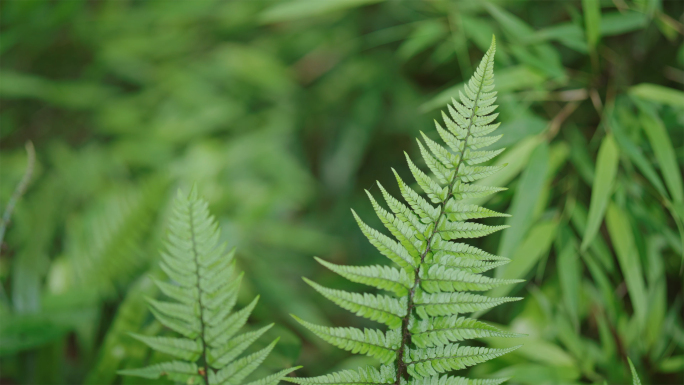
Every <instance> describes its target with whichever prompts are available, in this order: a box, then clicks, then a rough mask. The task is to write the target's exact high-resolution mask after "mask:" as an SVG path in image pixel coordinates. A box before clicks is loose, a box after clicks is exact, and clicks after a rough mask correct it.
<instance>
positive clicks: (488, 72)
mask: <svg viewBox="0 0 684 385" xmlns="http://www.w3.org/2000/svg"><path fill="white" fill-rule="evenodd" d="M495 49H496V43H495V40H494V39H492V45H491V47H490V48H489V50H488V51H487V53H486V54H485V56H484V58H483V60H482V62H481V63H480V65H479V66H478V68H477V70H476V72H475V74H474V75H473V77H472V78H471V79H470V81H469V82H468V83H467V84H466V85H465V88H464V91H463V92H461V93H460V99H461V102H460V103H459V102H457V101H455V100H453V105H450V106H448V110H449V115H446V114H444V113H442V116H443V119H444V124H445V127H443V126H441V125H440V124H439V123H437V122H436V126H437V132H438V134H439V136H440V137H441V138H442V140H443V141H444V142H445V143H446V147H444V146H443V145H441V144H439V143H437V142H435V141H433V140H431V139H430V138H429V137H428V136H426V135H425V134H422V137H423V140H424V142H425V143H424V144H423V143H422V142H421V141H420V140H418V146H419V148H420V152H421V154H422V156H423V158H424V160H425V163H426V165H427V166H428V168H429V169H430V171H431V172H432V174H433V175H434V177H435V178H432V177H430V176H428V175H427V174H426V173H424V172H423V171H422V170H421V169H420V168H418V166H416V164H415V163H414V162H413V161H412V160H411V158H410V157H409V156H408V154H407V155H406V159H407V161H408V165H409V168H410V170H411V173H412V174H413V177H414V178H415V180H416V181H417V183H418V185H419V186H420V188H421V189H422V190H423V191H424V192H425V194H426V195H427V199H425V198H424V197H423V196H422V195H420V194H419V193H418V192H416V191H415V190H413V189H412V188H411V187H409V184H408V183H406V182H404V180H403V179H402V178H401V177H400V176H399V174H398V173H397V172H396V171H395V172H394V174H395V176H396V179H397V182H398V184H399V189H400V192H401V195H402V197H403V199H404V200H405V201H406V203H407V204H408V206H407V205H406V204H405V203H403V202H401V201H400V200H398V199H396V198H394V197H393V196H391V195H390V194H389V193H388V192H387V190H385V188H384V187H383V186H382V185H380V184H379V183H378V186H379V187H380V191H381V193H382V196H383V197H384V199H385V202H386V203H387V206H388V207H389V211H387V210H386V209H385V208H383V207H382V206H381V205H380V204H379V203H378V201H376V200H375V198H374V197H373V196H372V195H371V194H370V192H368V191H366V193H367V194H368V197H369V198H370V201H371V203H372V205H373V208H374V209H375V212H376V214H377V215H378V217H379V218H380V220H381V221H382V223H383V224H384V225H385V227H386V228H387V230H389V232H390V233H391V234H392V235H393V236H394V238H395V239H392V238H390V237H388V236H386V235H383V234H382V233H380V232H379V231H377V230H375V229H373V228H371V227H370V226H368V225H367V224H366V223H364V222H363V221H362V220H361V218H360V217H359V216H358V215H357V214H356V213H355V212H354V211H353V210H352V212H353V215H354V217H355V218H356V221H357V222H358V224H359V227H360V228H361V231H362V232H363V234H364V235H365V236H366V237H367V238H368V239H369V240H370V242H371V244H373V245H374V246H375V247H376V248H377V249H378V250H379V251H380V253H381V254H383V255H385V256H386V257H387V258H389V259H390V260H391V261H392V262H394V263H395V264H396V265H397V266H398V268H396V267H389V266H338V265H334V264H332V263H328V262H325V261H322V260H320V259H317V260H318V261H319V262H320V263H321V264H323V266H325V267H327V268H328V269H330V270H332V271H333V272H335V273H337V274H339V275H341V276H343V277H345V278H347V279H349V280H350V281H354V282H358V283H362V284H366V285H369V286H373V287H376V288H378V289H381V290H385V291H388V292H390V293H391V294H392V295H381V294H369V293H364V294H360V293H350V292H346V291H342V290H334V289H330V288H326V287H323V286H320V285H318V284H316V283H314V282H311V281H309V280H306V279H305V280H306V282H307V283H309V284H310V285H311V286H313V288H314V289H315V290H317V291H318V292H319V293H321V294H322V295H323V296H324V297H326V298H327V299H329V300H331V301H333V302H334V303H336V304H337V305H339V306H341V307H342V308H344V309H347V310H350V311H352V312H354V313H356V314H357V315H359V316H362V317H365V318H369V319H371V320H374V321H377V322H380V323H384V324H385V325H387V326H388V327H389V330H387V331H386V332H383V331H381V330H374V329H365V330H360V329H356V328H352V327H347V328H344V327H324V326H318V325H314V324H311V323H308V322H306V321H303V320H300V319H299V318H297V317H295V318H296V319H297V320H298V321H299V322H301V324H302V325H304V326H305V327H306V328H308V329H309V330H310V331H312V332H313V333H314V334H316V335H317V336H319V337H320V338H322V339H324V340H325V341H327V342H329V343H331V344H333V345H335V346H337V347H339V348H342V349H345V350H348V351H351V352H352V353H359V354H366V355H368V356H372V357H375V358H377V359H378V360H379V361H380V363H381V365H380V367H379V369H375V368H370V367H369V368H365V369H360V370H358V371H342V372H338V373H333V374H329V375H325V376H320V377H314V378H293V377H288V378H286V379H285V380H287V381H291V382H294V383H298V384H302V385H314V384H338V385H342V384H347V385H348V384H362V383H363V384H395V385H401V384H415V385H419V384H420V385H425V384H435V385H438V384H439V385H461V384H463V385H465V384H481V385H485V384H500V383H502V382H504V381H505V380H506V379H489V380H470V379H467V378H463V377H454V376H449V375H448V373H449V372H451V371H454V370H459V369H464V368H466V367H469V366H472V365H475V364H478V363H481V362H485V361H488V360H491V359H493V358H496V357H499V356H501V355H503V354H506V353H508V352H510V351H512V350H515V349H516V348H517V347H513V348H508V349H493V348H486V347H470V346H462V345H460V344H459V343H460V342H461V341H464V340H469V339H473V338H481V337H492V336H496V337H514V336H517V334H514V333H509V332H505V331H502V330H499V329H497V328H495V327H493V326H490V325H487V324H485V323H483V322H480V321H477V320H475V319H471V318H466V317H464V316H461V314H462V313H470V312H475V311H478V310H483V309H488V308H491V307H493V306H497V305H500V304H502V303H505V302H509V301H515V300H518V299H519V298H509V297H503V298H492V297H487V296H484V295H481V294H476V293H471V292H481V291H486V290H490V289H492V288H494V287H498V286H501V285H507V284H511V283H516V282H520V281H519V280H503V279H495V278H490V277H487V276H484V275H482V273H484V272H486V271H488V270H490V269H493V268H495V267H497V266H501V265H503V264H506V263H507V262H508V259H507V258H502V257H498V256H495V255H492V254H489V253H487V252H485V251H483V250H480V249H478V248H476V247H473V246H470V245H467V244H465V243H460V242H458V241H460V240H462V239H465V238H477V237H483V236H486V235H489V234H492V233H494V232H496V231H499V230H502V229H504V228H506V227H507V226H489V225H485V224H481V223H476V222H468V220H473V219H475V220H476V219H482V218H490V217H506V216H508V215H506V214H501V213H498V212H495V211H492V210H489V209H486V208H483V207H480V206H477V205H473V204H466V203H464V202H463V200H464V199H467V198H475V197H481V196H486V195H489V194H492V193H495V192H497V191H501V190H504V189H503V188H498V187H487V186H480V185H474V184H471V182H475V181H477V180H480V179H483V178H485V177H488V176H490V175H492V174H493V173H495V172H497V171H498V170H499V169H501V168H502V167H499V166H482V165H480V164H482V163H484V162H486V161H488V160H490V159H492V158H494V157H495V156H497V155H498V154H499V153H501V152H502V151H503V150H497V151H484V150H480V149H482V148H484V147H486V146H489V145H491V144H493V143H495V142H496V141H497V140H498V139H499V138H501V135H498V136H492V135H489V134H491V133H492V132H494V130H496V128H497V127H498V124H495V123H493V122H494V120H495V119H496V117H497V115H498V114H495V113H494V110H495V109H496V107H497V106H496V105H494V102H495V100H496V92H495V91H493V90H494V73H493V66H494V52H495Z"/></svg>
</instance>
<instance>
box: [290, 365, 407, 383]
mask: <svg viewBox="0 0 684 385" xmlns="http://www.w3.org/2000/svg"><path fill="white" fill-rule="evenodd" d="M395 371H396V369H395V368H394V365H392V364H390V365H383V366H381V367H380V370H378V369H375V368H373V367H370V366H368V367H366V368H361V369H359V370H358V371H353V370H343V371H341V372H336V373H332V374H326V375H324V376H318V377H311V378H292V377H287V378H285V380H286V381H289V382H293V383H295V384H301V385H357V384H358V385H361V384H363V385H380V384H391V383H393V382H394V380H395V375H396V374H395Z"/></svg>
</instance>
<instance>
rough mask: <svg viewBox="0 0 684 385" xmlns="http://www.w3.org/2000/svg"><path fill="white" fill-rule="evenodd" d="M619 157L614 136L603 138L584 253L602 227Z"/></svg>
mask: <svg viewBox="0 0 684 385" xmlns="http://www.w3.org/2000/svg"><path fill="white" fill-rule="evenodd" d="M619 155H620V153H619V150H618V148H617V145H616V144H615V140H614V139H613V135H612V134H608V135H607V136H606V137H605V138H603V142H602V143H601V148H599V152H598V160H597V162H596V163H597V164H596V173H595V174H594V183H593V185H592V191H591V202H590V203H589V218H588V219H587V227H586V228H585V229H584V236H583V237H582V248H581V249H582V251H584V250H586V249H587V247H588V246H589V245H590V244H591V241H592V240H593V239H594V237H595V236H596V233H597V232H598V229H599V227H600V226H601V221H602V220H603V215H604V214H605V212H606V206H607V205H608V200H609V199H610V195H611V193H612V191H613V183H614V181H615V175H616V174H617V166H618V160H619Z"/></svg>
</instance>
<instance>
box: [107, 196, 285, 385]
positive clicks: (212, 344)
mask: <svg viewBox="0 0 684 385" xmlns="http://www.w3.org/2000/svg"><path fill="white" fill-rule="evenodd" d="M168 227H169V233H168V240H167V242H166V252H163V253H162V261H161V264H160V265H161V268H162V270H164V272H165V273H166V274H167V275H168V276H169V277H170V278H171V279H172V280H173V283H171V282H162V281H157V280H155V283H156V284H157V286H159V289H160V290H161V291H162V293H164V294H165V295H166V296H167V297H169V298H170V299H172V300H174V302H171V301H157V300H153V299H150V300H149V303H150V310H151V311H152V313H153V314H154V315H155V317H156V318H157V319H158V320H159V322H161V323H162V324H163V325H164V326H166V327H168V328H169V329H171V330H174V331H176V332H178V333H179V334H181V335H182V337H180V338H178V337H153V336H143V335H137V334H134V335H133V336H134V337H135V338H137V339H138V340H140V341H142V342H144V343H145V344H147V345H148V346H150V347H151V348H152V349H154V350H157V351H159V352H162V353H166V354H169V355H172V356H175V357H177V358H178V359H179V360H176V361H168V362H162V363H159V364H154V365H151V366H148V367H145V368H141V369H132V370H122V371H119V374H123V375H129V376H138V377H145V378H153V379H154V378H159V377H162V376H166V377H168V378H169V379H171V380H175V381H182V382H186V383H193V384H201V383H204V384H207V385H219V384H226V385H228V384H230V385H238V384H241V383H242V382H243V380H244V379H245V378H246V377H247V376H248V375H249V374H251V373H252V372H253V371H254V370H255V369H256V368H257V367H258V366H259V365H260V364H261V363H262V362H263V361H264V359H265V358H266V356H268V354H269V353H270V352H271V350H272V349H273V347H274V346H275V344H276V342H277V340H276V341H273V342H272V343H271V344H270V345H268V346H267V347H266V348H264V349H262V350H260V351H258V352H256V353H252V354H249V355H243V353H244V351H245V350H246V349H247V348H249V346H250V345H251V344H252V343H253V342H254V341H256V340H257V339H258V338H259V337H260V336H261V335H263V334H264V333H265V332H266V331H267V330H268V329H270V328H271V326H272V325H268V326H265V327H263V328H261V329H259V330H256V331H252V332H247V333H242V334H237V333H238V331H239V330H240V328H242V326H243V325H245V323H246V322H247V318H248V317H249V315H250V313H251V312H252V309H254V306H255V305H256V303H257V300H258V297H257V298H255V299H254V300H253V301H252V302H251V303H250V304H249V305H247V307H245V308H243V309H241V310H238V311H236V312H233V307H234V306H235V303H236V301H237V296H238V291H239V289H240V280H241V278H242V274H240V276H238V277H237V278H236V277H235V259H234V250H232V251H230V252H226V248H227V246H226V244H219V234H220V229H219V227H218V224H217V223H216V220H215V218H214V217H213V216H212V215H211V214H210V213H209V209H208V205H207V202H206V201H204V200H203V199H200V198H198V196H197V192H196V190H195V189H193V191H192V192H191V193H190V196H188V197H185V196H184V195H182V194H181V193H180V192H179V193H178V196H177V198H176V201H175V203H174V209H173V213H172V215H171V218H170V219H169V223H168ZM241 355H242V357H241ZM295 369H297V368H290V369H286V370H283V371H281V372H278V373H275V374H273V375H270V376H267V377H264V378H262V379H260V380H257V381H253V382H250V383H249V385H275V384H277V383H278V381H280V380H281V379H282V378H283V377H284V376H285V375H287V374H288V373H290V372H292V371H293V370H295Z"/></svg>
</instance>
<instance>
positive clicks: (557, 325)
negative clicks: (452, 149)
mask: <svg viewBox="0 0 684 385" xmlns="http://www.w3.org/2000/svg"><path fill="white" fill-rule="evenodd" d="M0 9H1V10H2V11H1V12H0V23H1V25H0V29H1V31H0V33H1V34H2V38H1V39H0V55H2V61H1V63H0V98H1V100H2V104H1V105H0V111H1V113H0V140H1V144H0V148H1V149H2V153H1V154H0V162H1V167H0V178H1V180H2V184H1V185H0V202H2V207H3V208H4V206H5V205H6V203H7V202H8V201H9V200H10V196H11V195H12V192H13V191H14V189H15V187H16V186H17V184H18V183H19V182H20V180H21V178H22V176H23V174H24V172H25V168H26V161H27V155H26V151H25V149H24V146H25V143H26V142H27V141H29V140H30V141H32V142H33V144H34V145H35V149H36V155H37V159H36V166H35V170H34V173H33V178H32V183H31V185H30V186H29V187H28V190H27V192H26V194H25V195H24V197H23V198H22V199H21V200H20V201H19V202H18V204H17V207H16V209H15V211H14V214H13V216H12V218H11V222H10V223H9V224H8V229H7V234H6V236H5V240H4V241H5V242H4V244H3V245H2V257H1V258H0V279H1V281H2V285H0V287H1V288H2V291H1V292H0V297H1V298H0V319H1V320H2V321H1V322H0V368H1V370H0V377H1V380H0V381H1V382H3V383H10V384H11V383H25V384H64V383H90V384H110V383H130V381H131V379H123V378H121V377H118V376H116V374H115V372H116V370H118V369H123V368H131V367H139V366H142V364H144V363H146V362H149V361H154V360H162V359H163V357H159V356H158V354H156V353H152V352H150V351H149V350H147V349H146V348H145V347H144V346H143V345H142V344H141V343H139V342H137V341H135V340H134V339H133V338H131V337H130V336H129V335H128V334H127V333H128V332H138V333H141V334H155V333H157V332H158V331H159V330H160V329H161V326H160V325H159V324H158V323H156V322H154V321H153V319H152V317H151V316H150V314H149V313H148V312H147V310H146V309H147V307H146V305H145V302H144V298H145V297H146V296H155V295H157V294H158V293H156V291H155V288H154V286H153V285H152V284H151V283H150V280H149V276H150V275H157V274H160V272H159V271H158V270H157V269H155V268H152V269H151V270H150V268H151V267H153V266H155V265H156V263H155V262H156V260H157V258H158V254H159V253H158V250H159V248H160V247H161V246H160V241H161V239H162V238H163V229H162V226H161V225H160V224H161V223H163V220H164V218H166V217H167V214H168V203H169V197H170V196H171V193H172V192H173V191H175V190H176V188H177V187H182V188H185V189H187V188H188V187H189V186H190V185H191V184H192V183H194V182H197V184H198V187H199V189H200V191H201V192H202V194H203V195H204V196H206V197H207V199H208V200H209V201H210V202H211V208H212V211H213V212H215V213H217V216H218V217H219V219H220V222H221V225H222V227H223V230H224V231H223V232H224V234H225V235H224V236H225V237H226V238H227V239H226V240H227V241H228V242H229V243H230V244H232V245H236V246H237V247H238V250H239V252H238V256H237V258H238V263H239V264H240V268H241V269H243V270H245V271H246V272H247V274H246V277H248V278H247V280H246V282H245V288H244V289H243V291H242V293H241V299H240V301H239V304H240V306H244V305H245V304H246V303H247V301H248V299H251V298H253V297H254V296H255V295H256V294H257V293H259V294H261V298H262V300H261V302H260V304H259V306H257V308H256V309H255V313H254V320H255V322H254V324H253V325H251V327H254V328H256V327H259V326H260V325H265V324H267V323H270V322H272V321H274V322H276V323H278V324H279V327H274V328H273V329H271V331H269V337H268V338H265V340H272V339H273V338H271V337H275V336H280V337H281V340H280V342H279V344H278V346H277V347H276V351H275V354H273V355H272V356H271V358H269V361H268V362H267V363H266V366H265V368H266V369H265V370H267V371H272V370H271V369H275V368H282V367H287V366H292V365H294V364H301V365H304V369H302V370H300V371H298V375H301V376H304V375H318V374H323V373H327V372H329V371H331V370H334V369H342V368H352V367H357V366H358V365H362V364H366V363H371V364H372V363H374V362H373V361H372V360H368V359H365V358H358V357H356V358H348V359H345V358H346V357H349V355H348V354H347V353H345V352H343V351H339V350H337V349H335V348H333V347H330V346H327V345H326V344H324V343H322V341H320V340H317V339H316V338H315V337H313V336H312V335H311V334H310V333H307V332H306V331H305V330H303V329H300V328H299V326H297V324H296V322H294V320H293V319H292V318H290V317H289V315H288V314H289V313H296V314H297V315H299V316H301V317H303V318H306V319H307V320H311V321H313V322H316V323H319V324H332V325H336V326H348V325H353V326H361V327H362V326H365V325H368V324H366V323H365V322H364V321H363V320H359V319H357V318H356V317H354V316H353V315H351V314H348V313H346V312H344V311H342V310H340V309H338V308H336V307H334V305H330V304H328V303H326V302H325V301H322V299H321V297H319V296H317V295H316V294H315V293H312V291H311V290H307V289H306V287H305V284H304V283H303V282H302V281H301V279H300V277H301V276H302V275H304V276H307V277H309V278H312V279H315V280H316V281H317V282H320V283H322V284H324V285H326V286H328V287H336V288H342V289H348V290H356V289H359V287H357V286H355V285H352V284H350V283H348V282H345V281H344V280H342V279H340V278H339V277H336V276H334V275H333V274H332V273H330V272H327V271H325V270H324V268H322V267H320V266H317V264H316V263H315V262H314V260H313V258H312V256H313V255H319V256H322V257H325V259H327V260H329V261H332V262H334V263H338V264H356V265H359V264H360V265H364V264H371V263H375V262H378V261H381V260H382V257H381V256H379V255H378V254H377V253H376V252H375V251H374V250H373V249H372V246H370V245H368V244H367V243H366V242H364V239H363V235H362V234H361V232H360V231H359V230H358V228H356V227H355V224H354V222H353V217H352V216H351V213H350V212H349V208H350V207H354V209H355V210H356V211H357V212H359V214H360V215H361V216H362V217H364V218H372V217H373V216H372V215H370V211H371V210H372V208H371V207H370V204H368V202H367V201H366V199H365V194H364V193H363V189H364V188H369V189H370V188H371V186H373V185H374V181H375V179H379V180H380V181H381V182H382V183H383V185H386V186H389V185H392V183H391V181H392V180H393V176H392V174H391V173H390V172H389V171H388V169H389V167H394V168H396V169H397V170H398V172H399V173H400V174H407V173H408V172H407V171H408V170H407V167H406V166H405V163H404V160H403V159H404V156H403V154H402V151H408V152H410V153H412V154H415V153H417V151H418V148H417V146H415V145H414V144H413V143H414V142H413V139H412V138H413V137H415V136H417V135H418V133H419V130H425V131H426V132H431V130H430V129H429V126H430V125H431V124H432V123H431V120H432V119H433V118H438V116H439V112H438V109H439V108H442V107H443V105H445V104H446V103H447V102H448V101H449V100H450V98H451V97H452V96H456V95H457V94H458V89H459V87H460V86H461V83H462V82H463V80H464V79H467V77H468V75H469V74H470V73H472V70H473V65H474V60H476V59H477V58H479V57H481V55H482V52H483V51H484V50H485V49H486V48H487V46H488V44H489V42H490V40H491V36H492V34H496V35H497V38H498V41H499V52H498V55H497V63H496V74H497V77H496V84H497V90H498V91H499V104H500V107H499V111H500V113H501V115H500V117H499V120H500V121H502V122H503V124H502V127H501V129H500V131H501V133H504V138H503V139H502V140H501V141H500V142H499V143H497V146H503V147H507V150H506V151H505V152H504V153H503V154H502V155H501V156H500V157H499V158H500V159H499V160H498V162H500V163H508V166H507V167H506V169H505V170H504V171H502V172H500V173H499V174H497V175H495V176H493V177H491V178H490V179H489V180H485V181H483V183H484V184H488V185H507V186H508V187H509V190H508V191H507V192H505V193H502V194H497V196H496V197H495V198H493V199H491V200H490V201H489V202H487V206H488V207H489V208H492V209H494V210H497V211H503V212H508V213H511V214H513V215H514V216H513V217H511V218H509V219H508V220H507V223H508V224H511V225H512V226H513V227H512V229H510V230H508V232H506V233H504V234H505V235H504V237H503V238H499V237H496V236H495V237H488V238H485V239H482V240H478V241H477V246H479V247H482V248H483V249H484V250H487V251H491V252H498V253H499V254H501V255H504V256H508V257H510V258H512V259H513V261H512V263H511V264H509V265H507V266H506V267H505V268H502V269H499V270H498V271H496V273H495V275H496V276H497V277H502V278H525V279H528V281H527V283H526V284H519V285H516V286H515V287H514V288H513V289H512V291H511V293H512V294H515V295H524V296H525V297H526V299H525V300H524V301H521V302H519V303H512V304H507V305H505V306H501V307H500V308H497V310H493V311H490V312H488V313H486V314H482V315H481V318H482V319H484V320H486V321H488V322H490V323H492V324H496V325H504V326H502V327H508V328H509V329H511V330H513V331H515V332H520V333H526V334H528V335H529V336H528V337H526V338H523V339H520V340H515V341H512V342H510V343H513V344H517V343H523V344H524V347H523V348H521V349H519V350H517V351H516V352H515V353H513V354H510V355H507V356H505V357H502V358H499V359H497V360H494V361H492V362H490V363H487V364H483V365H479V366H477V367H475V368H473V369H472V370H471V374H472V375H473V376H477V377H486V376H489V375H496V376H512V380H511V383H513V384H579V383H597V384H601V383H603V382H604V381H607V382H608V383H610V384H626V383H629V382H631V378H632V376H631V373H630V369H629V365H628V363H627V358H628V357H629V358H631V359H632V361H633V362H634V365H635V367H636V369H637V372H638V373H639V376H640V378H641V380H642V381H643V382H644V383H647V384H648V383H650V384H674V383H681V382H682V381H683V380H684V374H683V373H684V321H683V320H682V318H683V317H682V313H683V311H682V305H683V303H682V302H683V300H684V298H682V292H683V291H682V285H683V284H684V280H683V279H682V264H683V261H684V250H683V239H684V227H683V225H682V224H683V220H684V192H683V188H682V165H683V164H684V92H682V88H683V84H684V70H683V68H684V45H683V44H682V34H683V33H684V25H683V23H684V19H683V16H682V14H683V13H684V2H679V1H660V0H615V1H604V0H584V1H556V2H544V1H516V2H505V1H437V0H435V1H428V0H426V1H384V2H383V1H373V0H291V1H281V2H273V1H262V0H255V1H246V0H238V1H218V0H216V1H210V0H198V1H189V0H186V1H155V0H151V1H133V0H112V1H86V0H70V1H19V0H16V1H10V0H6V1H3V2H2V3H0ZM390 193H393V194H396V191H390ZM477 203H484V202H482V201H481V202H477ZM502 222H506V221H499V222H497V221H492V223H497V224H498V223H502ZM369 224H370V225H372V226H375V227H378V226H377V225H378V223H373V222H372V221H371V223H369ZM492 294H497V295H502V294H505V293H503V292H500V291H499V292H496V293H492ZM506 325H507V326H506ZM482 342H483V343H484V344H486V345H488V346H492V347H506V346H507V345H505V344H508V343H509V342H508V341H507V340H501V339H495V338H493V339H491V340H490V339H485V340H484V341H482ZM259 347H260V346H256V347H255V349H258V348H259ZM336 362H342V363H341V364H340V365H336V366H335V367H332V366H333V363H336ZM459 374H466V373H459ZM260 375H262V373H255V376H256V377H258V376H260ZM135 383H139V381H137V380H136V382H135Z"/></svg>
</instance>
